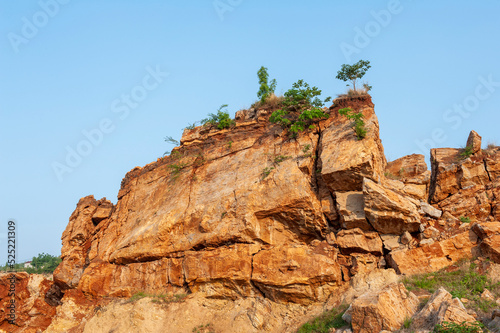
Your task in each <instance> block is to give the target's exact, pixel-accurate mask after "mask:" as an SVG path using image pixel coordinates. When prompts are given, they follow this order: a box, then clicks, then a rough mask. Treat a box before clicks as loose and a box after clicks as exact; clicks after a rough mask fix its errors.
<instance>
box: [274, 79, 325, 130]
mask: <svg viewBox="0 0 500 333" xmlns="http://www.w3.org/2000/svg"><path fill="white" fill-rule="evenodd" d="M320 95H321V90H319V89H318V88H317V87H311V86H309V84H308V83H307V82H304V80H298V81H297V82H295V83H294V84H293V85H292V88H291V89H289V90H288V91H287V92H286V93H285V97H284V99H283V102H282V103H283V108H282V109H280V110H277V111H274V112H273V113H272V114H271V117H270V118H269V120H270V121H271V122H272V123H278V124H280V125H281V126H282V127H289V130H290V132H291V133H292V136H294V137H295V136H296V135H297V133H298V132H300V131H304V130H305V129H306V127H308V128H310V129H312V128H314V125H313V122H315V121H317V120H319V119H322V118H328V114H327V113H325V112H324V111H323V110H322V109H321V108H322V107H323V105H324V104H325V103H327V102H328V101H330V100H331V97H328V98H326V99H325V100H324V101H322V100H321V99H320V98H319V97H318V96H320ZM297 112H300V114H299V115H298V116H297ZM293 113H295V114H293Z"/></svg>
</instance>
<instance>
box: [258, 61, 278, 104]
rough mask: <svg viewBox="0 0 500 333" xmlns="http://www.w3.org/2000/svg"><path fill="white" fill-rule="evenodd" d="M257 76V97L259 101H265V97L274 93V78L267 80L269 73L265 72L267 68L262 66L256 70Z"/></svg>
mask: <svg viewBox="0 0 500 333" xmlns="http://www.w3.org/2000/svg"><path fill="white" fill-rule="evenodd" d="M257 76H258V77H259V84H260V87H259V91H258V92H257V97H258V98H259V99H260V102H261V103H265V102H266V99H267V98H268V97H269V96H271V94H273V93H274V90H275V89H276V80H275V79H272V80H271V82H269V74H268V73H267V68H266V67H264V66H262V67H261V68H260V69H259V71H258V72H257Z"/></svg>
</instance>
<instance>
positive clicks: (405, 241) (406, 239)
mask: <svg viewBox="0 0 500 333" xmlns="http://www.w3.org/2000/svg"><path fill="white" fill-rule="evenodd" d="M412 239H413V237H412V236H411V234H410V233H409V232H408V231H405V232H404V233H403V234H402V235H401V244H405V245H406V244H408V243H410V242H411V240H412Z"/></svg>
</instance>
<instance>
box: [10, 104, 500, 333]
mask: <svg viewBox="0 0 500 333" xmlns="http://www.w3.org/2000/svg"><path fill="white" fill-rule="evenodd" d="M344 107H350V108H351V109H353V110H354V111H356V112H361V113H363V115H364V121H365V124H366V129H367V135H366V137H365V138H364V139H362V140H359V139H358V138H357V137H356V134H355V132H354V130H353V124H352V122H351V121H350V120H348V119H347V118H345V117H344V116H341V115H339V113H338V110H339V109H341V108H344ZM271 111H272V110H269V109H259V110H255V109H250V110H244V111H239V112H237V114H236V119H235V120H236V122H235V125H234V126H233V127H232V128H230V129H225V130H219V129H217V128H216V127H214V126H200V127H196V128H194V129H192V130H185V132H184V134H183V137H182V140H181V145H180V147H177V148H175V149H174V151H173V152H172V153H171V154H170V156H168V157H165V158H162V159H158V160H157V161H156V162H154V163H151V164H148V165H146V166H144V167H142V168H140V167H137V168H134V169H133V170H132V171H130V172H129V173H127V175H126V176H125V178H124V179H123V181H122V184H121V189H120V191H119V193H118V201H117V204H116V205H113V204H112V203H111V202H110V201H108V200H106V199H105V198H104V199H101V200H95V199H94V197H93V196H88V197H85V198H82V199H81V200H80V201H79V202H78V204H77V207H76V209H75V211H74V213H73V214H72V215H71V217H70V220H69V224H68V226H67V228H66V230H65V231H64V233H63V236H62V243H63V247H62V250H61V257H62V259H63V261H62V263H61V264H60V265H59V267H58V268H57V270H56V271H55V272H54V282H55V285H54V287H53V288H56V289H58V290H60V292H61V295H64V296H62V299H61V300H60V302H61V304H60V305H57V304H54V305H57V314H56V315H55V316H53V318H54V319H53V320H52V322H51V323H50V326H48V323H47V325H45V326H43V325H41V326H40V327H43V329H45V328H46V327H47V326H48V329H47V332H108V331H113V330H114V331H113V332H146V331H148V332H190V331H192V330H193V329H196V328H197V327H199V325H202V324H203V323H204V322H205V321H207V320H209V319H210V318H215V319H216V320H214V319H211V321H212V323H213V325H215V326H214V328H213V329H214V330H215V331H217V332H293V331H294V330H296V329H297V327H298V326H299V325H300V324H302V323H303V322H304V321H306V320H307V319H308V318H310V317H311V316H312V315H315V314H318V313H320V312H321V311H322V310H324V309H327V308H329V307H330V308H331V307H332V306H333V305H334V304H338V303H339V302H342V301H344V302H345V301H349V302H350V301H351V300H352V299H353V298H355V297H356V296H359V295H361V294H362V292H365V291H367V290H368V289H370V286H369V285H367V282H366V281H368V280H370V279H371V280H370V281H371V282H372V283H373V285H377V283H380V285H379V286H378V287H380V288H382V287H383V286H385V285H386V284H388V283H390V282H395V281H396V280H397V278H396V277H395V276H396V275H395V274H394V273H393V272H394V271H396V272H397V273H398V274H413V273H417V272H424V271H436V270H438V269H441V268H443V267H446V266H448V265H450V264H452V263H454V262H456V261H458V260H459V259H461V258H464V257H473V256H481V255H482V256H486V257H489V258H490V259H491V260H493V261H495V262H497V263H500V246H499V244H500V222H497V221H498V218H499V215H500V211H499V207H500V206H499V204H500V186H499V184H500V182H499V181H498V180H497V177H498V176H499V175H500V152H499V150H500V149H497V148H493V147H492V148H490V149H488V150H487V151H483V150H481V142H480V140H481V138H480V137H479V136H478V135H477V134H476V133H475V132H474V133H471V136H470V138H469V141H470V142H468V149H467V152H466V153H465V154H464V152H463V151H462V150H459V149H433V150H432V151H431V158H432V159H431V163H432V165H431V171H428V170H427V165H426V163H425V161H424V156H423V155H411V156H406V157H403V158H401V159H398V160H396V161H393V162H390V163H387V162H386V159H385V157H384V151H383V146H382V144H381V141H380V138H379V125H378V120H377V117H376V115H375V113H374V106H373V104H372V101H371V99H370V97H369V96H359V97H353V98H339V99H337V100H335V102H334V104H333V105H332V106H331V107H330V108H329V109H328V110H325V111H326V112H327V113H328V114H329V118H328V119H325V120H321V121H319V122H317V124H316V125H315V126H314V128H311V129H309V130H307V131H305V132H303V133H300V135H298V136H297V137H296V138H293V137H290V135H288V133H287V131H286V130H284V129H282V128H281V127H280V126H279V125H277V124H273V123H271V122H269V116H270V115H271ZM469 147H470V149H469ZM393 270H394V271H393ZM391 272H392V273H391ZM368 276H371V277H372V278H368ZM373 276H375V278H373ZM377 276H378V277H377ZM368 284H369V283H368ZM0 286H1V285H0ZM360 286H361V287H360ZM137 293H145V294H149V295H179V296H178V298H183V299H184V297H186V298H185V299H184V301H183V302H169V304H168V307H167V309H164V308H161V307H160V308H158V307H155V306H156V305H154V304H150V303H147V302H142V301H141V302H142V303H141V302H139V303H137V304H135V305H134V304H130V303H126V302H125V303H124V301H123V300H126V299H129V298H130V297H131V296H133V295H135V294H137ZM186 295H187V296H186ZM169 297H175V296H169ZM120 299H121V300H122V301H119V300H120ZM58 301H59V300H58ZM117 302H118V303H117ZM120 302H121V303H120ZM412 302H413V301H412ZM412 304H413V303H412ZM141 307H142V308H141ZM151 307H154V308H151ZM412 307H413V305H412ZM102 309H106V310H107V311H105V313H104V311H102ZM144 311H148V312H149V313H150V315H149V314H148V316H150V317H151V316H153V317H154V318H153V317H151V318H149V317H148V318H149V319H145V317H144V316H145V314H144ZM120 313H122V314H123V316H124V318H125V317H127V318H128V319H123V321H121V322H120V321H119V320H118V321H117V320H116V318H120V317H121V316H122V315H120ZM125 313H127V315H124V314H125ZM131 313H134V314H135V315H133V316H132V315H131ZM110 316H111V317H110ZM117 316H118V317H117ZM141 316H142V319H140V318H139V317H141ZM112 317H113V318H115V321H113V320H112V319H111V318H112ZM138 318H139V319H138ZM146 322H148V323H149V324H146ZM113 325H114V326H113ZM141 325H142V326H141ZM145 325H146V326H145ZM147 325H149V326H147ZM354 326H355V325H353V328H354ZM1 327H2V328H4V327H5V328H8V327H9V325H8V324H7V323H6V322H3V324H2V326H1ZM9 329H12V328H9ZM17 329H18V331H22V330H23V329H24V328H22V327H20V328H17ZM360 329H361V328H360ZM358 331H359V330H358Z"/></svg>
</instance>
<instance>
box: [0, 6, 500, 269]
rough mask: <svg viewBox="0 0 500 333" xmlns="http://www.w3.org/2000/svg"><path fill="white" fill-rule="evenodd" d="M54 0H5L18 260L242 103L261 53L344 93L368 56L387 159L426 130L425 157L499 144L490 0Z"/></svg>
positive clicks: (6, 135)
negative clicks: (346, 69) (77, 211)
mask: <svg viewBox="0 0 500 333" xmlns="http://www.w3.org/2000/svg"><path fill="white" fill-rule="evenodd" d="M55 1H56V0H42V1H40V2H38V1H32V0H23V1H8V0H0V114H1V116H0V126H1V128H0V153H1V163H0V185H1V187H0V221H1V225H0V228H1V229H0V242H1V244H0V262H2V263H3V262H5V260H6V257H7V256H6V251H7V246H6V231H7V230H6V229H7V227H6V222H7V220H8V219H9V218H15V219H16V220H17V222H18V246H17V256H18V259H20V260H24V259H30V258H31V257H32V256H35V255H37V254H38V253H40V252H46V253H50V254H53V255H59V254H60V248H61V240H60V238H61V234H62V232H63V230H64V229H65V227H66V225H67V223H68V218H69V216H70V215H71V213H72V211H73V210H74V208H75V206H76V203H77V202H78V200H79V199H80V198H81V197H84V196H86V195H89V194H93V195H94V196H95V197H96V198H97V199H99V198H101V197H107V198H108V199H110V200H111V201H113V202H114V203H116V196H117V193H118V189H119V187H120V182H121V180H122V178H123V177H124V176H125V174H126V172H128V171H129V170H131V169H132V168H134V167H135V166H143V165H145V164H147V163H150V162H152V161H154V160H156V159H157V158H158V157H160V156H162V155H163V153H164V152H165V151H166V150H169V149H170V148H172V147H171V146H169V145H168V144H166V143H165V142H164V141H163V138H164V137H165V136H166V135H170V136H173V137H174V138H176V139H180V136H181V133H182V129H183V128H184V127H185V126H186V125H188V124H189V123H191V122H193V121H195V120H199V119H201V118H204V117H205V116H206V115H207V113H210V112H215V111H216V110H217V109H218V107H219V106H220V105H221V104H229V110H230V113H231V114H232V115H234V112H235V111H237V110H239V109H242V108H248V107H249V106H250V105H251V104H252V103H253V102H254V101H255V100H256V93H257V90H258V83H257V76H256V72H257V70H258V69H259V67H260V66H262V65H264V66H266V67H268V69H269V74H270V76H271V78H276V80H277V82H278V86H277V93H280V94H282V93H284V92H285V91H286V90H287V89H289V88H290V87H291V84H292V83H293V82H295V81H297V80H298V79H304V80H305V81H307V82H308V83H310V84H311V85H315V86H318V87H319V88H320V89H322V90H323V93H324V96H325V97H326V96H336V95H337V94H340V93H343V92H345V90H346V87H345V83H344V82H341V81H339V80H336V79H335V76H336V73H337V71H338V70H339V69H340V66H341V65H342V64H344V63H351V64H352V63H354V62H356V61H358V60H359V59H365V60H369V61H370V62H371V65H372V68H371V69H370V70H369V71H368V73H367V74H366V76H365V78H364V79H365V80H366V81H367V82H369V83H370V84H371V85H372V86H373V90H372V96H373V101H374V103H375V110H376V113H377V115H378V117H379V121H380V134H381V138H382V142H383V144H384V147H385V152H386V156H387V158H388V159H389V160H394V159H396V158H399V157H401V156H404V155H407V154H411V153H414V152H419V151H422V142H424V143H425V146H424V152H425V153H426V155H427V156H428V148H430V147H431V146H432V147H463V146H464V145H465V142H466V139H467V135H468V133H469V131H470V130H471V129H474V130H476V131H477V132H478V133H479V134H480V135H482V136H483V145H486V144H487V143H488V142H495V143H497V144H500V133H499V131H498V124H499V123H500V113H499V111H500V110H499V109H500V83H496V85H495V83H493V84H491V83H490V84H487V85H485V84H484V83H481V82H482V81H481V79H480V77H482V78H483V79H485V80H490V81H493V82H500V68H499V64H498V61H499V59H500V43H498V36H500V24H499V23H498V14H499V9H500V1H499V0H483V1H480V2H479V1H477V2H472V1H464V0H454V1H448V0H445V1H439V2H437V3H436V2H431V1H415V0H413V1H411V0H401V1H393V0H391V1H374V0H370V1H368V0H366V1H326V0H324V1H320V0H316V1H307V2H306V1H293V0H288V1H281V0H280V1H269V0H267V1H264V0H253V1H250V0H217V1H210V0H192V1H166V0H161V1H160V0H158V1H155V0H145V1H140V2H139V1H124V0H120V1H118V0H99V1H97V0H86V1H81V0H72V1H69V0H64V1H63V0H59V1H60V2H55ZM51 3H52V5H50V4H51ZM54 3H56V4H58V7H59V8H56V7H54V5H53V4H54ZM63 3H64V4H63ZM216 6H218V8H219V11H218V10H217V9H216ZM43 8H46V9H45V11H49V12H50V14H51V15H48V14H45V12H44V9H43ZM47 8H48V9H47ZM391 10H392V13H391ZM374 13H375V14H374ZM376 13H379V14H376ZM384 13H385V14H387V13H389V14H390V17H389V16H388V15H385V16H384V15H383V14H384ZM377 15H378V16H379V17H382V18H383V19H384V20H385V21H382V22H381V23H379V22H378V21H377V20H376V19H375V17H376V16H377ZM35 23H36V24H37V25H38V27H37V26H36V25H35V26H34V27H35V28H36V29H37V31H34V30H31V31H30V30H29V28H27V26H29V25H31V24H35ZM370 29H371V30H370ZM359 31H364V33H368V35H367V37H365V39H364V40H363V38H362V37H360V33H359ZM23 34H24V35H23ZM26 36H27V37H29V38H26ZM16 38H17V39H16ZM22 38H25V39H22ZM13 40H14V41H17V42H13ZM19 40H22V41H23V42H19ZM16 43H17V44H16ZM348 44H349V45H351V46H352V47H355V48H356V50H355V51H352V49H351V51H352V52H351V54H346V52H343V51H342V48H341V46H342V45H343V46H344V48H345V46H346V45H348ZM16 49H17V52H16ZM148 68H149V69H150V70H151V69H155V68H160V70H161V71H164V72H168V73H169V75H168V77H166V78H164V80H163V82H161V83H160V84H159V85H158V86H157V87H156V88H155V89H153V90H151V91H147V96H144V99H143V100H142V101H141V102H140V103H138V105H137V106H136V107H135V108H133V109H132V108H129V111H130V113H129V115H128V116H127V117H125V118H124V119H121V118H120V115H123V114H122V113H115V112H113V110H115V111H116V110H117V107H122V110H123V107H124V105H125V104H123V103H122V102H120V99H121V98H122V96H123V95H124V94H131V92H132V91H134V89H135V92H136V93H137V92H140V88H137V87H138V86H141V85H142V84H143V83H142V82H143V79H144V78H145V77H146V76H147V75H148ZM488 78H489V79H488ZM148 82H149V83H150V84H151V83H153V81H148ZM488 89H489V90H488ZM477 94H479V95H477ZM478 96H479V97H480V98H478ZM117 99H118V100H117ZM113 103H115V105H114V108H113V106H112V104H113ZM116 103H118V104H116ZM455 104H458V105H463V104H465V105H466V106H467V110H469V111H467V110H465V111H467V112H466V113H463V114H459V113H457V112H456V111H453V108H454V105H455ZM103 119H109V121H110V122H111V126H112V127H113V131H111V133H107V134H104V135H103V138H102V140H101V141H100V142H98V144H96V145H92V146H91V150H92V151H91V152H90V153H89V154H88V155H87V156H84V157H83V158H82V160H81V162H80V163H79V164H78V165H77V166H76V167H73V168H71V169H72V172H71V173H64V174H63V176H62V181H60V179H58V177H57V175H56V173H55V172H54V170H53V164H54V163H55V162H57V163H61V164H65V159H66V155H67V147H69V148H70V149H77V147H78V145H79V144H82V142H83V141H85V140H86V139H85V136H84V135H83V134H82V131H90V130H92V129H96V128H99V123H100V122H101V121H102V120H103ZM433 135H434V138H433ZM429 140H432V142H431V141H429ZM419 143H420V144H419Z"/></svg>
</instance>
